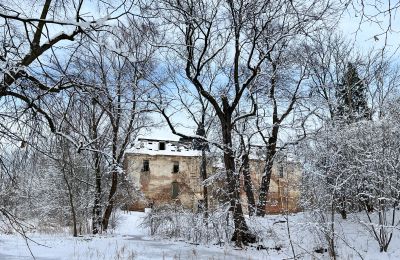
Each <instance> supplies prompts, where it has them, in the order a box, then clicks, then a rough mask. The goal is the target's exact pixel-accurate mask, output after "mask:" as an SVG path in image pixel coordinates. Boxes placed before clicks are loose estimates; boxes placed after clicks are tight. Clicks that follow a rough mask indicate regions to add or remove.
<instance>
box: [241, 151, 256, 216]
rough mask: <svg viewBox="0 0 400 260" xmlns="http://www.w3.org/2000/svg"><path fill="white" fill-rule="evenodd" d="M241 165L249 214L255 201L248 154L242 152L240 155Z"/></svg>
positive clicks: (254, 205)
mask: <svg viewBox="0 0 400 260" xmlns="http://www.w3.org/2000/svg"><path fill="white" fill-rule="evenodd" d="M242 167H243V172H242V173H243V180H244V190H245V192H246V196H247V202H248V211H249V215H250V216H252V215H254V212H255V208H256V201H255V199H254V192H253V182H252V180H251V176H250V162H249V154H248V153H246V152H245V153H244V154H243V155H242Z"/></svg>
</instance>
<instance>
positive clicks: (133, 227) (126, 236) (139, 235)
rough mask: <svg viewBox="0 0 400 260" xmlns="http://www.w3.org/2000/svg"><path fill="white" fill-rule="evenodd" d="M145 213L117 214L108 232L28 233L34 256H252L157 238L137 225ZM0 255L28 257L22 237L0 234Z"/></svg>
mask: <svg viewBox="0 0 400 260" xmlns="http://www.w3.org/2000/svg"><path fill="white" fill-rule="evenodd" d="M144 215H145V213H142V212H130V213H124V214H121V216H120V217H121V220H120V224H119V225H118V227H117V228H116V229H115V230H113V231H112V232H111V233H110V234H106V235H99V236H83V237H78V238H74V237H72V236H71V235H68V234H30V235H29V237H30V238H32V239H33V240H35V241H36V242H38V243H40V244H43V245H45V246H46V247H45V246H41V245H38V244H34V243H33V242H30V243H29V245H30V247H31V250H32V252H33V254H34V256H35V258H36V259H42V260H45V259H60V260H61V259H68V260H69V259H133V258H134V259H210V258H212V259H254V258H253V257H252V254H253V253H252V252H250V251H246V250H234V249H233V248H231V247H219V246H196V245H191V244H189V243H185V242H183V241H168V240H157V239H153V238H151V237H149V236H148V232H147V230H144V229H142V228H141V227H140V226H139V225H140V223H141V221H142V218H143V217H144ZM0 259H31V256H30V253H29V250H28V248H27V246H26V244H25V241H24V240H23V239H22V238H21V237H20V236H17V235H4V234H2V235H0Z"/></svg>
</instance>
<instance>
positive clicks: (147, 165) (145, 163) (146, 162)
mask: <svg viewBox="0 0 400 260" xmlns="http://www.w3.org/2000/svg"><path fill="white" fill-rule="evenodd" d="M148 171H150V163H149V160H143V168H142V172H148Z"/></svg>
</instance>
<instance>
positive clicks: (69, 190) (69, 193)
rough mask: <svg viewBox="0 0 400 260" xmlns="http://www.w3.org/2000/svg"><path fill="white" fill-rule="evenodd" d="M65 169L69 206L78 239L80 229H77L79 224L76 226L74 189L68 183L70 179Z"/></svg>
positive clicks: (74, 232) (75, 235) (64, 175)
mask: <svg viewBox="0 0 400 260" xmlns="http://www.w3.org/2000/svg"><path fill="white" fill-rule="evenodd" d="M65 171H66V170H65V169H63V177H64V180H65V183H66V185H67V189H68V197H69V205H70V207H71V214H72V224H73V236H74V237H77V236H78V229H77V224H76V211H75V206H74V197H73V193H72V187H71V185H70V183H69V182H68V178H67V176H66V174H65Z"/></svg>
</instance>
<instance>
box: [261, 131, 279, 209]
mask: <svg viewBox="0 0 400 260" xmlns="http://www.w3.org/2000/svg"><path fill="white" fill-rule="evenodd" d="M277 136H278V130H277V129H276V131H272V137H270V138H269V140H268V145H267V155H266V162H265V166H264V173H263V176H262V179H261V185H260V194H259V198H258V204H257V216H261V217H264V216H265V213H266V205H267V196H268V192H269V187H270V184H271V177H272V167H273V166H274V157H275V154H276V140H277V138H276V137H277Z"/></svg>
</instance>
